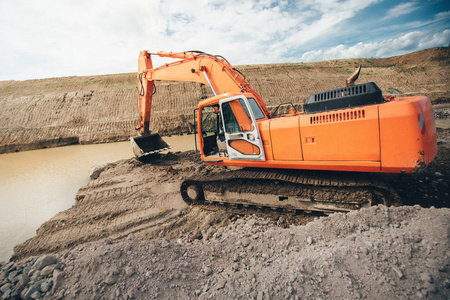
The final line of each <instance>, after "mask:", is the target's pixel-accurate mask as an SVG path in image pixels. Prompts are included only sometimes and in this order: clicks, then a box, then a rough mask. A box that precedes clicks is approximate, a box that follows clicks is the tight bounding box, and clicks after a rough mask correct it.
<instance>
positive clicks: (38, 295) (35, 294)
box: [30, 291, 41, 299]
mask: <svg viewBox="0 0 450 300" xmlns="http://www.w3.org/2000/svg"><path fill="white" fill-rule="evenodd" d="M30 298H31V299H39V298H41V293H40V292H39V291H35V292H34V293H33V294H31V296H30Z"/></svg>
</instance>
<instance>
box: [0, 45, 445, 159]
mask: <svg viewBox="0 0 450 300" xmlns="http://www.w3.org/2000/svg"><path fill="white" fill-rule="evenodd" d="M448 57H449V48H448V47H445V48H433V49H428V50H424V51H419V52H414V53H411V54H406V55H402V56H396V57H391V58H380V59H346V60H332V61H324V62H315V63H293V64H271V65H252V66H239V67H238V68H239V69H240V70H241V71H242V72H243V73H244V74H245V75H246V78H247V81H248V82H249V83H250V85H251V86H252V87H253V89H254V90H256V91H257V92H258V93H259V94H260V95H261V96H262V98H263V99H264V101H265V103H266V105H267V106H268V108H269V110H270V111H272V112H273V111H274V110H275V109H276V107H277V106H278V105H279V104H281V103H286V102H292V103H293V104H294V105H295V106H296V107H297V109H298V110H301V107H302V104H303V103H304V101H306V99H307V98H308V96H309V95H310V94H313V93H317V92H320V91H324V90H329V89H333V88H338V87H342V86H345V79H346V78H347V77H348V76H349V75H350V73H351V72H353V70H354V69H355V68H356V67H357V66H359V65H361V66H363V69H362V72H361V75H360V79H359V80H358V83H364V82H370V81H373V82H376V83H377V84H378V86H379V87H380V88H381V89H382V91H383V95H385V96H387V95H427V96H428V97H429V98H430V100H431V101H432V102H436V103H444V104H445V103H448V100H449V99H450V93H449V91H450V85H449V81H448V78H449V71H448V70H449V68H448V61H449V60H448ZM136 83H137V79H136V74H135V73H129V74H115V75H102V76H85V77H64V78H50V79H42V80H27V81H1V82H0V107H1V108H2V109H1V110H0V153H7V152H15V151H24V150H32V149H41V148H45V147H56V146H61V145H65V143H61V142H55V141H65V140H67V139H69V140H70V139H72V141H74V142H78V143H80V144H89V143H105V142H114V141H123V140H127V139H128V138H129V137H130V136H135V135H136V131H135V129H134V128H135V127H136V126H137V125H138V118H139V115H138V108H137V91H136V87H135V86H136ZM156 87H157V93H156V94H155V96H154V98H153V104H152V120H151V130H153V131H157V132H159V133H160V134H162V135H170V134H179V133H185V132H187V128H186V122H188V121H189V122H191V123H192V122H193V111H194V109H195V108H196V107H197V103H198V102H199V100H200V97H201V96H204V95H205V96H212V93H211V91H209V89H208V88H207V87H206V86H202V85H201V84H197V83H186V82H157V83H156ZM288 109H289V106H285V107H281V108H280V109H279V110H278V112H277V113H283V112H287V111H288Z"/></svg>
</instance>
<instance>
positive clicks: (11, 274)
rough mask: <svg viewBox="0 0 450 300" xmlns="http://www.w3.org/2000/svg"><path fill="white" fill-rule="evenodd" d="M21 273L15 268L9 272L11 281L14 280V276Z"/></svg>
mask: <svg viewBox="0 0 450 300" xmlns="http://www.w3.org/2000/svg"><path fill="white" fill-rule="evenodd" d="M18 274H19V271H17V270H15V271H12V272H10V273H9V274H8V279H9V281H14V278H15V277H16V276H17V275H18Z"/></svg>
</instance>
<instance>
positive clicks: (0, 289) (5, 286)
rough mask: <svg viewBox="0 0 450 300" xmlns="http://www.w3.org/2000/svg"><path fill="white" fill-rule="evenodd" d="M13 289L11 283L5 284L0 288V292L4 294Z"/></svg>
mask: <svg viewBox="0 0 450 300" xmlns="http://www.w3.org/2000/svg"><path fill="white" fill-rule="evenodd" d="M10 288H11V283H9V282H8V283H5V284H4V285H2V286H1V287H0V292H2V293H4V292H6V291H7V290H9V289H10Z"/></svg>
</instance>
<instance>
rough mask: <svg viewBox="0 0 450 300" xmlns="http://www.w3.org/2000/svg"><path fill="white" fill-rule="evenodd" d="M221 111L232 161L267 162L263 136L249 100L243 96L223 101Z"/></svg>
mask: <svg viewBox="0 0 450 300" xmlns="http://www.w3.org/2000/svg"><path fill="white" fill-rule="evenodd" d="M219 104H220V110H221V117H222V124H223V126H222V127H223V128H221V129H222V130H223V132H224V135H225V141H226V145H227V151H228V156H229V158H230V159H245V160H258V161H259V160H261V161H264V160H266V158H265V155H264V148H263V145H262V140H261V136H260V134H259V130H258V126H257V124H256V119H255V116H254V114H253V112H252V110H251V109H250V105H249V102H248V99H247V98H246V97H245V96H243V95H241V96H234V97H230V98H225V99H221V100H220V102H219Z"/></svg>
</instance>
